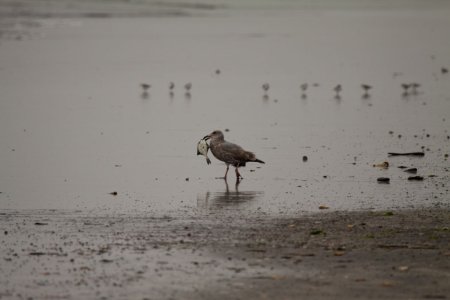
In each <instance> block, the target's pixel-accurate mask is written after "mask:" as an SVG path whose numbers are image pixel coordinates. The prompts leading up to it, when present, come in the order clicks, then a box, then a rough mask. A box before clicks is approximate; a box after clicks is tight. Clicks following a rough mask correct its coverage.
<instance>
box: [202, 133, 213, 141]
mask: <svg viewBox="0 0 450 300" xmlns="http://www.w3.org/2000/svg"><path fill="white" fill-rule="evenodd" d="M210 138H211V135H209V134H208V135H205V136H204V137H203V139H204V140H205V141H207V140H209V139H210Z"/></svg>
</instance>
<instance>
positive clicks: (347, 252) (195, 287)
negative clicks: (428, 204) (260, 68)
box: [0, 210, 450, 299]
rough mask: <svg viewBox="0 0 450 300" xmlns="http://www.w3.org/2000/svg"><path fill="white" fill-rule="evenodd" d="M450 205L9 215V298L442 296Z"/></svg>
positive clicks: (2, 282)
mask: <svg viewBox="0 0 450 300" xmlns="http://www.w3.org/2000/svg"><path fill="white" fill-rule="evenodd" d="M449 221H450V212H449V211H448V210H409V211H384V212H324V213H318V214H312V215H307V216H298V217H290V218H270V217H266V216H264V215H261V216H259V217H252V218H250V219H246V218H244V217H243V216H242V217H236V216H234V217H233V216H231V215H228V216H227V215H226V214H220V215H219V214H215V213H208V214H205V213H204V212H200V211H198V212H192V213H191V214H188V215H187V216H176V215H170V214H169V215H165V216H157V215H155V216H149V215H116V216H108V215H104V214H86V213H83V212H81V211H79V212H63V211H28V212H24V211H21V212H17V211H5V210H4V211H2V212H1V217H0V227H1V228H2V230H3V232H2V242H1V254H0V255H1V263H0V266H1V270H2V272H1V276H0V286H1V288H0V297H1V298H2V299H3V298H4V299H81V298H83V299H102V298H104V299H125V298H127V299H171V298H173V299H175V298H177V299H212V298H214V299H298V298H299V297H300V296H305V297H307V298H308V299H336V298H338V299H361V298H364V299H367V298H374V299H376V298H377V299H381V298H384V299H445V298H446V297H448V295H449V294H450V287H449V285H448V282H449V280H450V262H449V256H450V248H449V245H450V243H449V242H450V231H449V227H448V226H449V224H450V222H449Z"/></svg>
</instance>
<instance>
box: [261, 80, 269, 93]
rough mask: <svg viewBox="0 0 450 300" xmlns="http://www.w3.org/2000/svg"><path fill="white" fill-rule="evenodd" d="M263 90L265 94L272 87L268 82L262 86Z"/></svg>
mask: <svg viewBox="0 0 450 300" xmlns="http://www.w3.org/2000/svg"><path fill="white" fill-rule="evenodd" d="M262 89H263V91H264V92H265V93H267V91H268V90H269V89H270V85H269V84H268V83H267V82H266V83H264V84H263V85H262Z"/></svg>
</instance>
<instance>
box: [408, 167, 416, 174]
mask: <svg viewBox="0 0 450 300" xmlns="http://www.w3.org/2000/svg"><path fill="white" fill-rule="evenodd" d="M405 172H407V173H412V174H416V173H417V168H410V169H406V170H405Z"/></svg>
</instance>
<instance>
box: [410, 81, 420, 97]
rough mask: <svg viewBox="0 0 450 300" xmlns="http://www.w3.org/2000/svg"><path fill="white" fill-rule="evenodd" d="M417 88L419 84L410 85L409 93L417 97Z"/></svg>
mask: <svg viewBox="0 0 450 300" xmlns="http://www.w3.org/2000/svg"><path fill="white" fill-rule="evenodd" d="M419 87H420V84H419V83H416V82H414V83H411V89H412V91H411V93H412V94H414V95H417V89H418V88H419Z"/></svg>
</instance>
